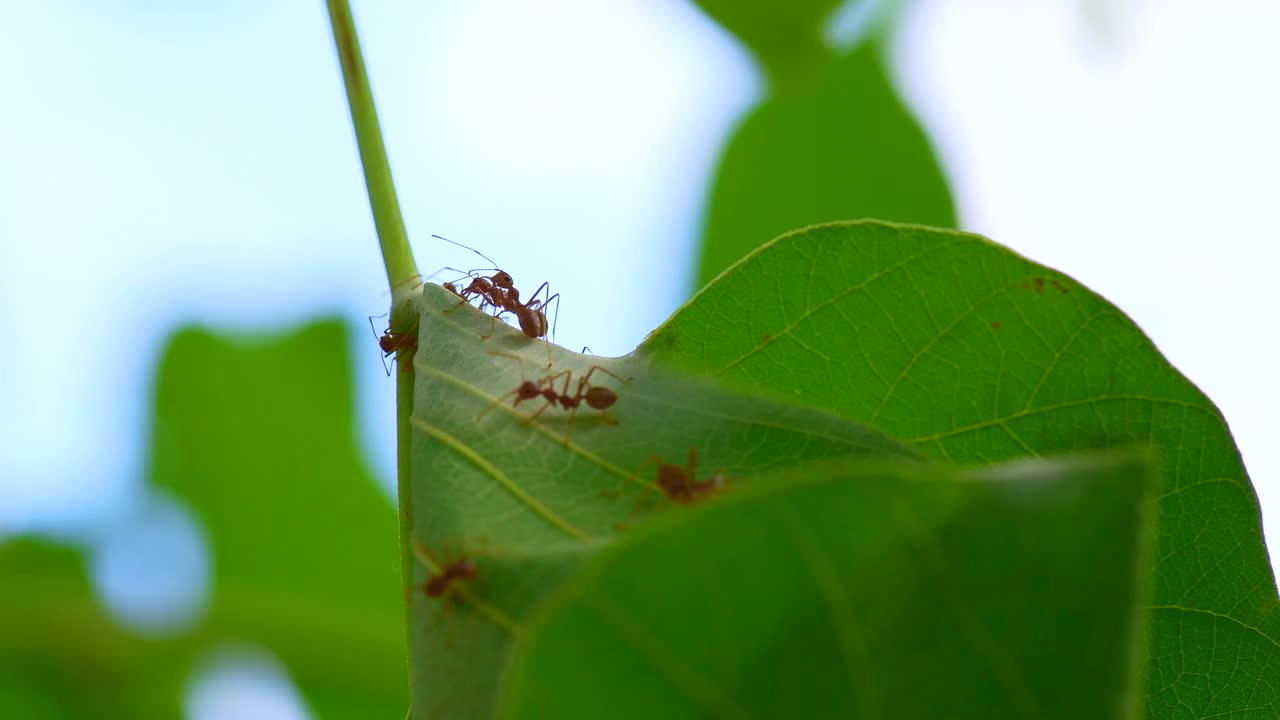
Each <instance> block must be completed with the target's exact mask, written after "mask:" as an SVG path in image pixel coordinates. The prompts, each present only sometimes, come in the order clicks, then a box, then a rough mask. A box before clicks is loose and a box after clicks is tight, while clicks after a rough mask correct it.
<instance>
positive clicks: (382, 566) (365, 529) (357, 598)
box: [152, 321, 408, 718]
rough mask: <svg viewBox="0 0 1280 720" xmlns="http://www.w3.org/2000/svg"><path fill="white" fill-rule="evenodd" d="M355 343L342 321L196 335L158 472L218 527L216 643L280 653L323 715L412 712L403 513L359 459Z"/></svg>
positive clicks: (163, 394) (174, 363) (170, 388)
mask: <svg viewBox="0 0 1280 720" xmlns="http://www.w3.org/2000/svg"><path fill="white" fill-rule="evenodd" d="M347 348H348V343H347V335H346V330H345V327H344V326H343V325H342V324H341V323H339V322H337V321H324V322H319V323H315V324H312V325H308V326H306V327H304V328H302V329H301V330H300V331H298V332H296V333H293V334H290V335H287V336H284V337H281V338H278V339H270V340H229V339H225V338H221V337H218V336H216V335H214V334H212V333H209V332H206V331H203V330H185V331H183V332H180V333H179V334H178V336H177V337H176V338H175V339H174V341H173V345H172V346H171V348H170V350H169V352H168V354H167V355H166V358H165V361H164V363H163V365H162V367H161V371H160V379H159V390H158V392H157V399H156V407H157V409H156V428H157V431H156V438H155V459H154V462H153V465H152V467H153V476H154V480H155V483H156V484H157V485H159V486H161V487H166V488H169V489H170V490H171V491H172V492H173V493H174V494H175V495H177V496H179V497H182V498H184V499H186V500H187V502H188V503H190V506H191V509H192V511H193V512H194V513H195V515H196V516H197V517H198V518H199V520H200V521H201V522H202V524H203V526H204V528H205V530H206V532H207V534H208V538H209V546H210V550H211V552H212V554H213V562H212V565H213V568H214V592H213V598H212V602H211V604H210V612H209V617H208V620H207V627H206V628H205V631H206V632H207V633H208V634H210V635H211V636H215V637H227V638H236V639H239V638H243V639H246V640H250V641H255V642H259V643H262V644H263V645H265V646H266V647H267V648H269V649H270V650H272V651H273V652H274V653H276V654H277V655H278V656H279V657H280V659H281V660H282V661H283V662H284V664H285V665H286V666H287V667H288V669H289V672H290V673H291V675H292V677H293V678H294V680H295V681H296V682H297V683H298V685H299V687H300V688H301V690H302V692H303V694H304V695H305V697H306V699H307V701H308V703H309V705H310V706H311V708H312V710H314V711H315V713H316V714H317V716H318V717H323V718H368V717H402V716H403V713H404V710H405V707H406V706H407V702H408V697H407V693H406V687H405V679H406V675H405V666H404V660H403V657H404V655H403V654H404V641H403V637H404V636H403V634H402V632H403V631H402V625H401V623H402V621H403V617H404V615H403V609H402V605H401V598H402V597H403V593H402V586H401V582H400V576H399V568H398V563H397V557H398V553H397V551H396V548H397V541H396V534H397V529H396V515H395V511H394V510H393V508H392V507H391V505H390V504H389V503H388V502H387V499H386V498H385V496H383V495H382V493H381V492H380V491H379V490H378V488H377V486H376V485H375V484H374V481H373V479H372V477H371V475H370V473H369V471H368V469H367V468H366V467H365V466H364V465H363V464H362V463H361V462H360V461H359V459H358V457H357V453H356V448H355V441H354V437H353V432H354V428H353V426H352V423H353V417H354V407H353V402H352V397H351V370H350V367H349V364H348V358H347V352H348V350H347ZM375 352H376V350H375ZM388 392H390V388H388Z"/></svg>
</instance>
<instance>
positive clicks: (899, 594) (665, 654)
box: [501, 454, 1150, 720]
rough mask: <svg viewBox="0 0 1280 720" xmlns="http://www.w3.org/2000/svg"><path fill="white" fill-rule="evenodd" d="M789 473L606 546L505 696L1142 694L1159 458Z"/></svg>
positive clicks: (942, 702) (786, 705) (811, 706)
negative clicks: (1150, 515) (1154, 472)
mask: <svg viewBox="0 0 1280 720" xmlns="http://www.w3.org/2000/svg"><path fill="white" fill-rule="evenodd" d="M783 476H784V477H783V478H782V480H783V482H774V483H763V482H762V483H760V485H759V486H758V487H759V489H760V491H759V492H750V493H742V494H741V495H740V496H739V497H735V498H731V499H727V500H725V501H724V502H721V503H717V504H714V505H709V506H706V507H704V508H699V509H696V510H694V511H693V512H689V513H682V514H679V515H678V516H676V515H673V516H671V517H668V518H664V520H665V522H661V523H656V524H655V525H654V526H652V527H649V528H646V530H645V531H643V532H639V533H636V534H635V535H633V536H631V537H628V538H627V539H625V540H624V541H622V542H620V543H619V544H617V545H616V546H615V547H613V548H611V549H610V550H608V551H605V552H603V553H601V554H600V555H599V556H598V557H597V558H596V559H595V560H594V561H593V562H591V563H590V564H589V565H588V566H587V567H586V568H585V570H584V571H583V572H582V573H580V574H579V575H578V576H577V577H576V578H575V579H574V580H573V581H571V582H570V583H569V584H568V585H566V586H565V587H564V588H563V590H561V591H560V592H558V593H556V595H555V596H554V597H553V598H552V600H551V601H549V602H548V603H547V604H546V605H545V606H544V608H543V609H542V610H541V611H540V612H539V613H537V615H536V616H535V617H534V618H533V619H532V620H531V622H530V624H529V628H528V635H527V640H526V641H525V642H523V643H522V644H521V646H520V648H519V649H518V651H517V654H516V655H515V660H514V662H513V664H512V669H511V671H510V675H509V685H508V692H507V695H506V697H505V700H506V702H505V703H504V712H503V713H502V715H501V716H502V717H506V718H549V717H554V718H599V717H611V718H655V717H662V718H675V717H688V718H694V717H724V718H751V717H776V718H782V717H859V718H863V717H865V718H873V717H884V718H981V719H983V720H987V719H989V718H1063V719H1068V718H1069V719H1072V720H1074V719H1075V718H1098V719H1102V718H1117V719H1119V718H1127V717H1130V716H1131V714H1132V710H1133V708H1134V706H1135V704H1136V700H1137V697H1136V693H1134V685H1135V684H1136V682H1137V669H1138V668H1137V662H1136V656H1137V653H1136V646H1137V644H1138V642H1139V637H1140V627H1139V622H1138V621H1139V619H1140V618H1141V613H1140V612H1139V609H1138V606H1139V604H1140V603H1141V602H1142V601H1143V600H1144V599H1145V597H1144V596H1145V593H1146V590H1147V588H1146V585H1147V581H1148V573H1147V552H1146V548H1145V546H1146V545H1147V541H1148V538H1149V536H1150V528H1149V527H1148V524H1147V522H1146V514H1147V513H1146V509H1147V508H1148V507H1149V502H1148V495H1147V492H1148V486H1149V483H1148V482H1147V473H1146V464H1145V463H1144V462H1143V461H1142V460H1141V458H1139V457H1137V456H1134V455H1132V454H1122V455H1110V456H1097V457H1092V458H1084V459H1080V458H1076V459H1065V460H1055V461H1044V460H1038V461H1032V462H1020V463H1016V464H1011V465H1007V466H1003V467H996V468H990V469H986V470H981V471H976V472H960V471H957V470H954V469H951V468H948V467H945V466H940V465H933V466H926V465H919V464H902V463H899V464H888V463H885V462H884V461H870V462H868V461H862V462H847V461H846V462H834V463H833V462H825V463H819V464H810V465H800V466H796V467H794V468H791V469H789V470H787V471H786V472H785V473H783Z"/></svg>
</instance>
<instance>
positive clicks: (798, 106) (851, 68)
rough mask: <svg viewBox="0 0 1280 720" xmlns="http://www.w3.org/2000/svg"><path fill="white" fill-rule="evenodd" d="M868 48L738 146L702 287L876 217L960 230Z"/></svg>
mask: <svg viewBox="0 0 1280 720" xmlns="http://www.w3.org/2000/svg"><path fill="white" fill-rule="evenodd" d="M880 52H881V48H880V47H879V46H878V45H877V44H875V43H864V44H863V45H861V46H859V47H858V48H856V49H855V50H853V51H852V52H850V53H848V54H847V55H845V56H843V57H841V58H839V59H838V60H835V61H834V62H829V63H825V64H823V65H821V66H820V67H819V68H817V69H814V70H812V71H811V72H810V73H809V74H808V75H806V77H805V78H804V80H803V82H801V81H799V80H797V81H795V82H793V83H791V84H788V85H786V86H780V87H779V90H778V92H777V93H775V94H774V95H773V96H771V97H770V98H768V99H767V100H766V101H765V102H764V103H763V104H762V105H760V106H759V107H758V108H756V109H755V110H754V111H752V112H751V114H750V115H749V116H748V117H747V119H746V120H745V122H743V124H742V126H741V127H739V128H738V130H737V132H736V134H735V135H734V137H733V138H732V139H731V140H730V142H729V144H728V147H727V148H726V150H725V153H724V159H723V160H722V162H721V166H720V171H719V174H718V176H717V178H716V181H715V185H714V187H713V189H712V192H711V198H710V205H709V208H708V213H707V225H706V231H705V237H704V246H703V251H702V258H701V262H700V265H699V269H698V285H699V287H701V286H702V285H705V284H706V283H708V282H710V281H711V280H712V279H713V278H714V277H715V276H716V275H718V274H719V273H720V272H721V271H722V270H724V269H725V268H726V267H728V266H729V265H731V264H732V263H734V262H736V261H737V260H738V259H740V258H742V257H743V256H744V255H746V254H747V253H749V252H751V251H752V250H754V249H755V248H756V247H758V246H760V245H762V244H764V243H765V242H767V241H768V240H769V239H771V238H773V237H776V236H777V235H779V234H781V233H783V232H786V231H788V230H792V229H794V228H797V227H803V226H805V225H811V224H813V223H818V222H826V221H832V220H849V219H854V218H864V217H875V218H883V219H886V220H895V221H901V222H914V223H925V224H930V225H938V226H952V225H955V222H956V218H955V209H954V207H953V205H952V201H951V194H950V191H949V190H948V188H947V183H946V180H945V178H944V177H943V175H942V170H941V168H940V167H939V164H938V160H937V158H936V157H935V156H934V153H933V149H932V147H931V146H930V144H929V140H928V138H927V137H926V136H925V134H924V131H923V130H922V129H921V128H920V126H919V125H918V124H917V123H916V121H915V119H914V118H913V117H912V116H911V114H910V112H908V110H907V109H906V107H905V106H904V105H903V104H902V101H901V100H900V99H899V98H898V96H897V94H896V93H895V92H894V90H893V87H892V86H891V84H890V82H889V79H888V77H887V75H886V72H885V66H884V60H883V58H882V57H881V54H880Z"/></svg>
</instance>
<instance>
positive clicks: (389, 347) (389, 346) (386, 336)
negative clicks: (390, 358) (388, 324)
mask: <svg viewBox="0 0 1280 720" xmlns="http://www.w3.org/2000/svg"><path fill="white" fill-rule="evenodd" d="M399 346H400V338H397V337H396V336H394V335H392V334H391V328H387V329H386V330H385V331H384V332H383V333H382V337H380V338H378V347H380V348H382V352H383V353H384V354H387V355H390V354H391V353H393V352H395V351H396V348H398V347H399Z"/></svg>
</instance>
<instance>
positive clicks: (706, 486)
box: [648, 448, 729, 505]
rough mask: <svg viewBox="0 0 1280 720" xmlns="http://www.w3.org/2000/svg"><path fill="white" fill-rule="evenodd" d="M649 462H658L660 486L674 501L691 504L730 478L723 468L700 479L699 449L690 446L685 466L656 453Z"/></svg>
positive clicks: (708, 494)
mask: <svg viewBox="0 0 1280 720" xmlns="http://www.w3.org/2000/svg"><path fill="white" fill-rule="evenodd" d="M648 462H656V463H658V487H660V488H662V492H663V493H665V494H666V496H667V498H668V499H670V500H671V501H672V502H676V503H679V504H681V505H690V504H692V503H695V502H697V501H699V500H702V499H703V498H706V497H708V496H710V495H712V494H714V493H715V492H716V491H718V490H720V489H721V488H722V487H724V484H725V483H726V482H727V481H728V480H729V478H728V477H726V476H725V474H724V471H723V470H716V471H715V472H714V473H712V474H711V477H709V478H707V479H706V480H698V479H697V477H698V470H697V468H698V449H697V448H689V464H688V465H687V466H685V467H680V466H679V465H671V464H668V463H664V462H662V457H661V456H660V455H654V456H652V457H650V458H649V460H648Z"/></svg>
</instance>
